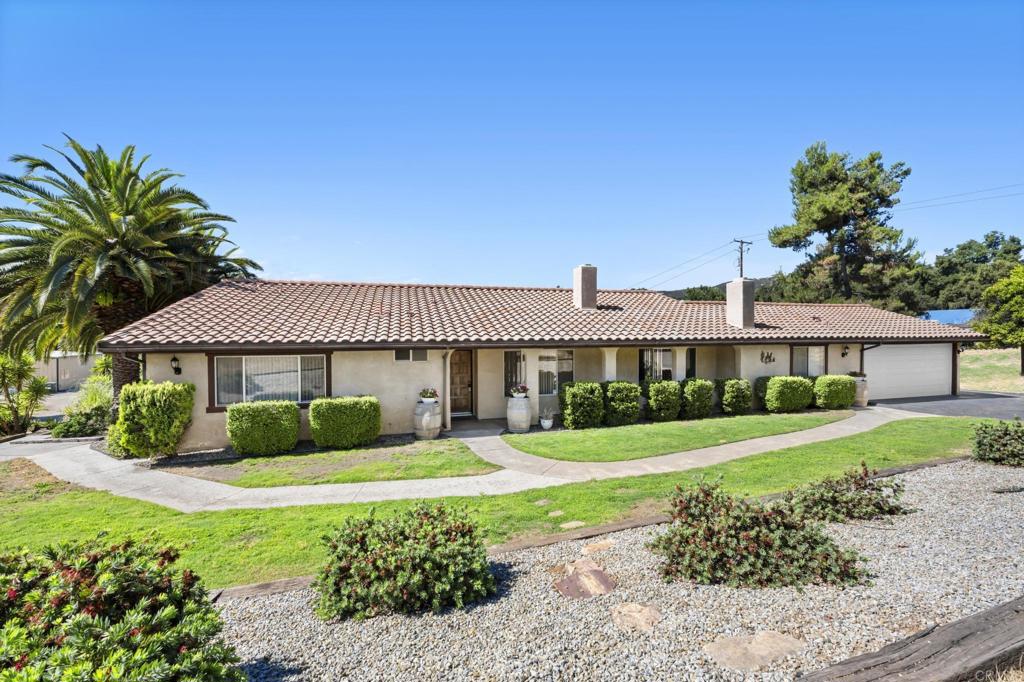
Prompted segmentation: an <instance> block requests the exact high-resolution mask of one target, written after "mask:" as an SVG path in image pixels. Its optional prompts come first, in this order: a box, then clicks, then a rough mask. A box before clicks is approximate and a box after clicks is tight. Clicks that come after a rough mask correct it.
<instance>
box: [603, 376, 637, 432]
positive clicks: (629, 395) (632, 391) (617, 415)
mask: <svg viewBox="0 0 1024 682" xmlns="http://www.w3.org/2000/svg"><path fill="white" fill-rule="evenodd" d="M638 419H640V385H639V384H634V383H632V382H630V381H609V382H608V383H607V384H604V423H605V424H607V425H608V426H625V425H626V424H636V422H637V420H638Z"/></svg>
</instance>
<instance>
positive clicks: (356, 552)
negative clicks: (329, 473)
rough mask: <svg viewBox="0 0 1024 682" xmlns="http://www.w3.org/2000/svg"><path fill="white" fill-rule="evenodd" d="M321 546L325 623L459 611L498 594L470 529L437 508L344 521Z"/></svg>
mask: <svg viewBox="0 0 1024 682" xmlns="http://www.w3.org/2000/svg"><path fill="white" fill-rule="evenodd" d="M323 540H324V542H325V543H326V545H327V554H328V559H327V564H326V565H325V566H324V567H323V569H322V570H321V571H320V574H319V576H318V577H317V579H316V582H315V583H314V588H315V589H316V590H317V592H319V594H320V604H319V607H318V608H317V612H318V613H319V614H320V616H321V617H322V618H325V619H326V618H355V619H357V620H362V619H364V618H372V617H373V616H377V615H380V614H385V613H417V612H420V611H428V610H429V611H434V612H437V611H440V610H442V609H444V608H447V607H450V606H454V607H456V608H462V607H463V606H465V605H467V604H471V603H472V602H475V601H477V600H480V599H483V598H485V597H487V596H488V595H491V594H493V593H494V592H495V590H496V585H495V580H494V576H493V575H492V574H491V571H490V566H489V564H488V562H487V551H486V550H485V549H484V544H483V539H482V537H481V536H480V533H479V532H478V530H477V528H476V525H475V524H474V523H473V522H472V521H470V519H469V517H468V516H467V515H466V514H465V513H464V512H459V511H454V510H452V509H450V508H448V507H446V506H444V505H441V504H439V505H436V506H429V505H427V504H423V503H421V504H419V505H417V506H416V507H414V508H412V509H408V510H405V511H401V512H398V513H397V514H395V515H392V516H388V517H386V518H378V517H376V516H374V515H373V514H372V513H371V514H370V516H369V517H365V518H348V519H346V520H345V521H344V523H343V525H342V526H341V527H340V528H338V529H337V530H336V531H335V532H334V533H332V534H330V535H325V536H324V537H323Z"/></svg>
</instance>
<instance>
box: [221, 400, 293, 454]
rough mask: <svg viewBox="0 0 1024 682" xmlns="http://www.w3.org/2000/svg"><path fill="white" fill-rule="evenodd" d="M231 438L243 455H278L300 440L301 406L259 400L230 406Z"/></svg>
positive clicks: (287, 401)
mask: <svg viewBox="0 0 1024 682" xmlns="http://www.w3.org/2000/svg"><path fill="white" fill-rule="evenodd" d="M228 440H230V441H231V447H232V448H233V449H234V451H235V452H237V453H238V454H240V455H277V454H280V453H282V452H288V451H290V450H294V449H295V445H296V444H297V443H298V442H299V406H298V405H296V404H295V403H293V402H291V401H289V400H257V401H254V402H251V403H235V404H234V405H229V406H228Z"/></svg>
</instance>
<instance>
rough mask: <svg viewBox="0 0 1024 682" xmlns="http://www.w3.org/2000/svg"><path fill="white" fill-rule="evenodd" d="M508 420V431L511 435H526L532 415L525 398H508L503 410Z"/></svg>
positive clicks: (528, 402)
mask: <svg viewBox="0 0 1024 682" xmlns="http://www.w3.org/2000/svg"><path fill="white" fill-rule="evenodd" d="M505 412H506V417H507V418H508V430H509V431H511V432H512V433H526V432H527V431H529V430H530V422H531V421H532V416H533V415H532V414H531V413H530V401H529V400H527V399H526V398H509V399H508V406H507V408H506V410H505Z"/></svg>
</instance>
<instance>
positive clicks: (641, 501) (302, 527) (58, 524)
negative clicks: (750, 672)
mask: <svg viewBox="0 0 1024 682" xmlns="http://www.w3.org/2000/svg"><path fill="white" fill-rule="evenodd" d="M972 421H976V420H969V419H964V418H958V417H932V418H923V419H912V420H906V421H900V422H893V423H890V424H885V425H883V426H881V427H879V428H877V429H875V430H873V431H870V432H867V433H862V434H858V435H855V436H849V437H846V438H841V439H836V440H832V441H826V442H823V443H815V444H811V445H806V446H800V447H795V448H789V449H786V450H779V451H776V452H771V453H765V454H761V455H754V456H751V457H746V458H743V459H738V460H733V461H731V462H726V463H724V464H719V465H715V466H710V467H705V468H701V469H694V470H690V471H685V472H680V473H674V474H654V475H649V476H637V477H633V478H621V479H610V480H604V481H589V482H586V483H572V484H567V485H563V486H558V487H553V488H543V489H539V490H531V491H527V492H522V493H515V494H510V495H497V496H483V497H464V498H449V501H450V502H452V503H455V504H459V505H461V506H464V507H465V508H466V509H468V510H469V512H470V513H471V514H472V515H473V516H474V518H476V519H477V520H478V521H479V522H480V523H481V525H482V527H483V529H484V532H485V533H486V537H487V539H488V541H489V542H492V543H495V542H502V541H506V540H508V539H510V538H514V537H522V536H527V535H544V534H549V533H554V532H559V531H560V530H561V529H560V528H559V527H558V524H559V523H564V522H566V521H570V520H579V521H583V522H584V523H586V524H588V525H594V524H600V523H609V522H612V521H616V520H620V519H623V518H627V517H630V516H635V515H638V514H643V515H646V514H651V513H656V512H659V511H662V510H664V508H665V506H666V499H667V496H668V495H669V493H670V491H671V490H672V488H673V487H674V486H675V485H676V484H677V483H682V484H686V483H689V482H691V481H692V480H693V479H694V477H696V476H698V475H700V474H707V475H710V476H719V475H721V476H722V477H723V484H724V486H725V487H726V489H727V490H729V491H730V492H733V493H735V494H739V495H745V496H749V495H763V494H767V493H772V492H778V491H781V490H784V489H786V488H789V487H792V486H794V485H798V484H801V483H805V482H808V481H813V480H817V479H820V478H821V477H823V476H825V475H829V474H838V473H840V472H842V471H843V470H845V469H847V468H849V467H853V466H856V465H857V464H858V463H859V462H860V461H861V460H864V461H866V462H867V464H868V465H869V466H872V467H889V466H896V465H900V464H910V463H914V462H922V461H927V460H931V459H936V458H941V457H949V456H954V455H959V454H963V453H965V452H966V451H967V449H968V447H969V441H970V437H971V424H972ZM15 463H20V464H15ZM15 463H12V462H8V463H0V546H4V547H9V546H17V545H27V546H30V547H40V546H42V545H44V544H46V543H50V542H55V541H61V540H77V539H81V538H85V537H89V536H91V535H93V534H94V533H97V532H99V531H104V530H106V531H110V533H111V534H112V535H113V536H114V537H120V536H124V535H126V534H131V535H141V534H146V533H154V534H156V535H157V536H158V537H160V538H161V539H163V540H165V541H167V542H170V543H173V544H175V545H178V546H180V547H182V548H183V552H182V563H183V564H184V565H187V566H190V567H192V568H194V569H195V570H196V571H198V573H199V574H200V575H201V576H203V577H204V578H205V580H206V582H207V584H208V585H211V586H214V587H217V586H224V585H237V584H244V583H251V582H257V581H263V580H272V579H275V578H284V577H289V576H296V575H306V574H309V573H313V572H314V571H315V570H316V569H317V567H318V566H319V564H320V562H321V561H322V559H323V552H322V550H321V547H320V537H321V535H322V534H323V533H324V532H326V531H327V530H328V529H329V528H331V527H333V526H334V525H336V524H338V523H339V522H340V521H341V520H342V519H344V518H346V517H348V516H352V515H357V514H359V515H361V514H366V513H367V512H368V511H369V510H370V509H371V507H375V508H376V509H377V513H378V514H386V513H390V512H393V511H395V510H397V509H401V508H404V507H407V506H409V505H410V504H411V502H408V501H403V502H383V503H376V504H372V505H371V504H347V505H318V506H305V507H286V508H278V509H252V510H232V511H221V512H201V513H195V514H182V513H180V512H176V511H172V510H170V509H167V508H165V507H160V506H157V505H154V504H149V503H146V502H138V501H136V500H130V499H128V498H123V497H116V496H114V495H111V494H108V493H104V492H96V491H91V490H84V489H80V488H75V487H73V486H70V485H67V484H64V483H60V482H53V479H50V482H46V478H48V477H47V476H46V475H45V472H41V470H38V469H35V468H34V465H28V464H27V463H26V460H15ZM16 467H18V471H23V470H25V469H31V470H34V471H36V472H37V473H38V474H41V475H39V476H37V477H35V478H33V477H31V476H28V477H26V475H25V474H24V473H20V474H19V473H18V471H16V470H15V468H16ZM542 499H543V500H549V501H550V502H549V503H548V504H546V505H544V506H539V505H537V504H535V503H536V502H537V501H538V500H542ZM553 510H562V511H563V512H564V514H562V515H561V516H558V517H555V518H552V517H549V516H548V513H549V512H551V511H553Z"/></svg>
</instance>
